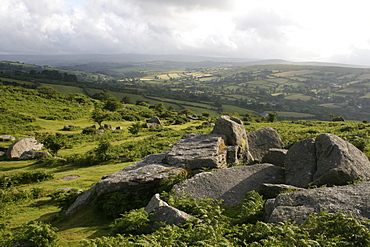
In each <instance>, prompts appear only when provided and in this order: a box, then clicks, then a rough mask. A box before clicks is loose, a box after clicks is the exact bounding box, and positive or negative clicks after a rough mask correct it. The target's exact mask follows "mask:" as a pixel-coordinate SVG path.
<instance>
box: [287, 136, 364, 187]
mask: <svg viewBox="0 0 370 247" xmlns="http://www.w3.org/2000/svg"><path fill="white" fill-rule="evenodd" d="M285 172H286V183H287V184H291V185H294V186H298V187H304V188H306V187H308V185H309V184H313V185H318V186H320V185H324V184H328V185H345V184H347V183H348V182H350V181H354V180H357V179H362V180H364V181H366V180H369V179H370V161H369V159H368V158H367V157H366V156H365V155H364V154H363V153H362V152H361V151H360V150H359V149H358V148H356V147H355V146H353V145H352V144H351V143H349V142H346V141H344V140H343V139H341V138H340V137H338V136H335V135H331V134H321V135H319V136H318V137H317V138H316V140H314V139H306V140H303V141H300V142H298V143H296V144H294V145H293V146H292V147H291V148H290V149H289V151H288V153H287V155H286V157H285Z"/></svg>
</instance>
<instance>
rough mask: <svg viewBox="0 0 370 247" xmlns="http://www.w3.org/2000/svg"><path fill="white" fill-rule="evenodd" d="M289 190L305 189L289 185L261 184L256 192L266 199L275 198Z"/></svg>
mask: <svg viewBox="0 0 370 247" xmlns="http://www.w3.org/2000/svg"><path fill="white" fill-rule="evenodd" d="M287 190H303V188H299V187H295V186H292V185H288V184H267V183H265V184H261V186H260V187H259V188H258V189H257V190H256V191H257V192H258V193H259V194H260V195H263V197H264V198H265V199H270V198H275V197H277V196H278V195H279V194H280V193H281V192H283V191H287Z"/></svg>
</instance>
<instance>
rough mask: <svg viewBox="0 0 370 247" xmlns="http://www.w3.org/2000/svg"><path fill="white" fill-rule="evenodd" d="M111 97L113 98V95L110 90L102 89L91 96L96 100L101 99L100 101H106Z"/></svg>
mask: <svg viewBox="0 0 370 247" xmlns="http://www.w3.org/2000/svg"><path fill="white" fill-rule="evenodd" d="M111 97H113V98H114V96H113V95H112V94H111V93H110V92H108V91H107V90H103V91H101V92H99V93H96V94H93V96H92V98H93V99H98V100H101V101H106V100H108V99H109V98H111Z"/></svg>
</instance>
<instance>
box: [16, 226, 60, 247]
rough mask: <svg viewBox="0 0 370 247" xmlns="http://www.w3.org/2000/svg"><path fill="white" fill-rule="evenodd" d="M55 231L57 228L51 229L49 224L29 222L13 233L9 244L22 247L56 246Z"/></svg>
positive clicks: (56, 237) (56, 236)
mask: <svg viewBox="0 0 370 247" xmlns="http://www.w3.org/2000/svg"><path fill="white" fill-rule="evenodd" d="M57 230H58V229H57V228H55V227H52V226H51V225H50V224H47V223H44V222H40V221H30V222H29V223H27V224H24V225H22V226H21V227H20V228H18V229H16V230H15V231H14V233H13V236H14V237H13V239H12V240H11V242H12V244H23V245H24V246H34V247H46V246H50V247H53V246H57V245H58V235H57V234H56V231H57ZM14 246H16V245H14Z"/></svg>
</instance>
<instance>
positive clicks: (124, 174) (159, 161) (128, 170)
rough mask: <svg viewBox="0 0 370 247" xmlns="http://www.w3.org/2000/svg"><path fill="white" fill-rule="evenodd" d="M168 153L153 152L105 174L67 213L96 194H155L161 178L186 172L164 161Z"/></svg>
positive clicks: (87, 201) (86, 202)
mask: <svg viewBox="0 0 370 247" xmlns="http://www.w3.org/2000/svg"><path fill="white" fill-rule="evenodd" d="M166 155H167V152H164V153H161V154H152V155H149V156H146V157H145V158H143V159H141V160H139V161H138V162H136V163H134V164H132V165H129V166H127V167H125V168H123V169H122V170H121V171H119V172H116V173H112V174H109V175H105V176H103V177H102V180H100V181H99V182H97V183H96V184H95V185H94V186H93V187H92V188H90V189H89V190H88V191H86V192H84V193H83V194H82V195H81V196H80V197H78V198H77V200H76V201H75V202H74V203H73V204H72V205H71V207H70V208H69V209H68V210H67V212H66V214H67V215H69V214H71V213H72V212H73V211H75V210H76V209H77V208H79V207H80V206H82V205H85V204H88V203H90V201H91V200H92V199H93V196H94V195H97V196H102V195H105V194H109V193H113V192H122V193H128V194H140V193H147V192H152V193H153V194H154V192H155V190H156V188H158V187H159V183H160V181H161V180H163V179H165V178H168V177H170V176H174V175H176V174H180V173H184V172H186V170H184V169H183V168H182V167H181V166H171V165H168V164H166V163H163V159H164V158H165V157H166Z"/></svg>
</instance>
